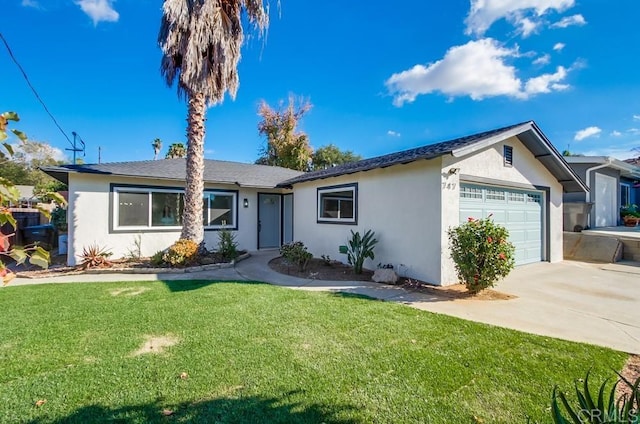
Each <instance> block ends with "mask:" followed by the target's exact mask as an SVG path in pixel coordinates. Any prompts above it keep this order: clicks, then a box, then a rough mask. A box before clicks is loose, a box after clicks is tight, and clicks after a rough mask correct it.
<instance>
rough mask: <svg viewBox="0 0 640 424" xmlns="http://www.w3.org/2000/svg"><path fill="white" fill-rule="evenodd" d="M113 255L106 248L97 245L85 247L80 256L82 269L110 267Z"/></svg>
mask: <svg viewBox="0 0 640 424" xmlns="http://www.w3.org/2000/svg"><path fill="white" fill-rule="evenodd" d="M111 255H112V253H111V252H110V251H109V250H108V249H107V248H106V247H100V246H99V245H97V244H92V245H90V246H85V247H84V248H83V249H82V255H80V258H81V259H82V261H81V262H80V267H81V268H82V269H89V268H104V267H109V266H111V265H112V264H111V261H110V260H109V257H110V256H111Z"/></svg>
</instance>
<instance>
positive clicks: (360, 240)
mask: <svg viewBox="0 0 640 424" xmlns="http://www.w3.org/2000/svg"><path fill="white" fill-rule="evenodd" d="M375 234H376V233H374V232H373V231H371V230H367V231H366V232H365V233H364V236H360V232H358V231H356V232H355V233H354V232H353V230H351V240H348V241H347V261H348V262H349V265H351V266H353V272H355V273H356V274H362V266H363V265H364V261H365V260H366V259H367V258H369V259H374V257H375V255H374V254H373V248H374V247H375V245H376V244H377V243H378V240H376V239H375V238H373V237H374V236H375Z"/></svg>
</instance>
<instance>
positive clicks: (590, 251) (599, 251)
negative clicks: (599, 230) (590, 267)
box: [563, 232, 626, 263]
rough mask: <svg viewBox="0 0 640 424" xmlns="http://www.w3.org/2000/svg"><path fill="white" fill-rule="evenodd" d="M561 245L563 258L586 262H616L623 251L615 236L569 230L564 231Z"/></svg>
mask: <svg viewBox="0 0 640 424" xmlns="http://www.w3.org/2000/svg"><path fill="white" fill-rule="evenodd" d="M563 247H564V259H568V260H574V261H587V262H606V263H613V262H618V261H619V260H621V259H622V258H623V251H624V246H623V243H622V242H621V241H620V240H618V239H617V238H615V237H610V236H600V235H592V234H583V233H571V232H564V234H563ZM625 259H626V258H625Z"/></svg>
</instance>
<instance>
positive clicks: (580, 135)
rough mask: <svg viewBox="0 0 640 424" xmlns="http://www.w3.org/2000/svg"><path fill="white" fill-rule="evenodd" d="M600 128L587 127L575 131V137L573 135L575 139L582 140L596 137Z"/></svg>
mask: <svg viewBox="0 0 640 424" xmlns="http://www.w3.org/2000/svg"><path fill="white" fill-rule="evenodd" d="M601 132H602V130H601V129H600V128H598V127H587V128H585V129H583V130H580V131H577V132H576V135H575V137H573V139H574V140H576V141H581V140H584V139H585V138H589V137H598V136H600V133H601Z"/></svg>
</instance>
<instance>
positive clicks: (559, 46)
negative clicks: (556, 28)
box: [553, 43, 566, 52]
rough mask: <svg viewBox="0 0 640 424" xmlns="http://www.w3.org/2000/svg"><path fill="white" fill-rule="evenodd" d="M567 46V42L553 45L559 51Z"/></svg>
mask: <svg viewBox="0 0 640 424" xmlns="http://www.w3.org/2000/svg"><path fill="white" fill-rule="evenodd" d="M565 46H566V44H564V43H556V44H554V45H553V50H555V51H557V52H559V51H562V49H564V47H565Z"/></svg>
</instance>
